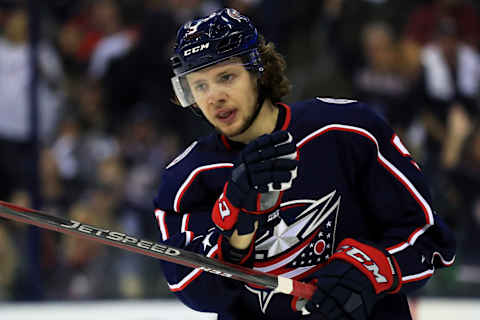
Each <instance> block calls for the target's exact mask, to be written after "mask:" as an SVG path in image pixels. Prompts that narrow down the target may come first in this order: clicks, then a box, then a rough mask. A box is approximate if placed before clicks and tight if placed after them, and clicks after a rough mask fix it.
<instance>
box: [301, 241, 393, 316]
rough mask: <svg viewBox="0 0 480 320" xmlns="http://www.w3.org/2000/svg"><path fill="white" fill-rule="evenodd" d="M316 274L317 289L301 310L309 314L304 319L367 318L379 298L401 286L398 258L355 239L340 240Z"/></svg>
mask: <svg viewBox="0 0 480 320" xmlns="http://www.w3.org/2000/svg"><path fill="white" fill-rule="evenodd" d="M317 274H318V275H317V276H316V279H315V283H316V285H317V286H318V290H317V291H316V292H315V293H314V295H313V297H312V298H311V300H310V301H308V303H307V304H306V305H305V307H304V308H303V310H302V312H303V314H304V315H310V316H308V317H305V319H321V320H334V319H335V320H341V319H345V320H366V319H368V317H369V315H370V313H371V311H372V309H373V307H374V305H375V304H376V303H377V301H378V300H379V299H380V298H382V297H383V296H384V295H385V294H391V293H396V292H398V291H399V290H400V287H401V282H400V279H401V273H400V268H399V266H398V264H397V261H396V260H395V258H394V257H393V256H391V255H390V254H388V253H386V252H385V251H384V250H381V249H377V248H375V247H372V246H370V245H367V244H365V243H361V242H358V241H356V240H353V239H345V240H343V241H342V242H340V244H339V247H338V250H337V251H336V252H335V254H334V255H333V256H332V257H331V258H330V259H329V263H328V264H327V265H326V266H325V267H323V268H322V269H320V271H319V272H318V273H317Z"/></svg>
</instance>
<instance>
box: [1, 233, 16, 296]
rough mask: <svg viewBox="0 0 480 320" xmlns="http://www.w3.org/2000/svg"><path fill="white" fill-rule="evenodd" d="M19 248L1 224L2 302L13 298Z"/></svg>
mask: <svg viewBox="0 0 480 320" xmlns="http://www.w3.org/2000/svg"><path fill="white" fill-rule="evenodd" d="M18 260H19V259H18V257H17V248H15V246H14V244H13V241H12V238H11V237H10V234H9V231H8V229H7V228H6V227H5V225H3V224H0V261H2V263H0V301H2V300H7V299H10V298H12V292H13V286H14V285H15V280H16V273H17V268H18V263H19V261H18Z"/></svg>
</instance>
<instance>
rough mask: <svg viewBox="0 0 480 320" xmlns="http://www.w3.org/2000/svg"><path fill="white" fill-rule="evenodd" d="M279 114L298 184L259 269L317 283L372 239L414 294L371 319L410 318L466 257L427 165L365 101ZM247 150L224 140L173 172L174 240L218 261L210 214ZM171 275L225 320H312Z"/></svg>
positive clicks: (164, 236)
mask: <svg viewBox="0 0 480 320" xmlns="http://www.w3.org/2000/svg"><path fill="white" fill-rule="evenodd" d="M277 106H278V107H279V108H280V109H281V116H280V117H279V120H278V121H279V123H278V124H277V127H276V129H281V130H287V131H289V132H290V133H291V134H292V136H293V138H294V139H295V141H296V142H297V147H298V151H299V155H300V162H299V166H298V177H297V178H296V179H295V180H294V181H293V186H292V188H291V189H289V190H287V191H286V192H285V194H284V196H283V198H282V203H281V206H280V208H279V210H277V211H275V212H274V213H271V214H270V216H269V217H268V220H269V222H268V224H267V225H266V226H265V227H264V228H262V229H261V230H258V231H257V234H256V238H255V244H254V253H253V254H254V257H253V258H254V262H253V268H254V269H257V270H261V271H264V272H268V273H272V274H275V275H281V276H284V277H288V278H293V279H298V280H302V281H309V280H311V279H312V278H314V277H315V272H316V271H317V270H319V268H321V267H322V266H323V265H324V263H325V262H326V261H327V260H328V258H329V257H330V256H331V255H332V254H333V253H334V252H335V249H336V246H337V245H338V243H340V242H341V241H342V240H343V239H345V238H353V239H357V240H366V241H371V242H374V243H375V244H377V245H379V246H382V247H384V248H385V249H386V250H388V251H389V252H390V253H391V254H393V255H394V256H395V258H396V259H397V261H398V263H399V265H400V268H401V271H402V279H401V281H402V284H403V286H402V289H401V291H400V292H399V293H397V294H392V295H387V296H386V297H385V298H383V299H382V300H381V301H380V302H379V303H378V304H377V305H376V306H375V308H374V310H373V314H372V316H371V319H388V320H394V319H410V312H409V308H408V304H407V299H406V294H407V293H409V292H410V291H411V290H414V289H416V288H419V287H421V286H422V285H424V284H425V283H426V281H427V280H428V279H429V278H430V277H431V276H432V275H433V274H434V271H435V269H436V268H440V267H444V266H449V265H451V264H452V263H453V261H454V259H455V240H454V238H453V235H452V233H451V231H450V230H449V229H448V227H447V226H446V225H445V224H444V222H443V221H442V219H441V218H440V217H439V216H438V215H437V214H436V213H435V212H434V209H433V208H432V204H431V201H430V195H429V191H428V187H427V185H426V182H425V179H424V177H423V175H422V171H421V169H420V167H419V166H418V165H417V164H416V163H415V161H414V160H413V159H412V157H411V155H410V153H409V152H408V150H407V149H406V148H405V146H404V145H403V144H402V142H401V141H400V139H399V137H398V136H397V135H396V134H395V133H394V132H393V130H392V129H391V128H390V127H389V126H388V125H387V124H386V123H385V122H384V121H383V120H381V119H380V118H379V117H378V116H376V115H375V114H374V113H373V112H372V111H370V109H369V108H368V107H367V106H365V105H363V104H361V103H358V102H355V101H350V100H336V99H325V98H324V99H322V98H316V99H313V100H309V101H305V102H299V103H295V104H292V105H290V106H287V105H285V104H278V105H277ZM243 146H244V145H242V144H239V143H234V142H232V141H229V140H228V139H227V138H225V137H224V136H222V135H220V134H218V133H212V134H211V135H209V136H207V137H204V138H202V139H199V140H198V141H195V142H194V143H193V144H192V145H191V146H190V147H188V149H187V150H185V151H184V152H183V153H182V154H181V155H180V156H178V157H177V158H176V159H175V160H174V161H173V162H172V163H171V164H170V165H168V166H167V168H166V169H165V171H164V173H163V178H162V182H161V186H160V190H159V193H158V196H157V197H156V198H155V200H154V203H155V206H156V208H157V209H156V210H155V217H156V221H157V223H158V227H159V229H160V232H161V240H162V241H165V242H166V243H168V244H169V245H174V246H178V247H181V248H185V249H187V250H191V251H195V252H197V253H201V254H203V255H206V256H208V257H213V258H215V257H217V256H218V253H219V250H220V244H219V243H218V240H219V232H218V231H217V230H216V229H215V227H214V224H213V222H212V221H211V218H210V214H211V210H212V207H213V205H214V203H215V201H216V199H217V198H218V196H219V195H220V194H221V192H222V188H223V186H224V184H225V182H226V181H227V180H228V178H229V176H230V173H231V170H232V167H233V163H234V161H235V159H236V157H237V156H238V153H239V150H241V148H242V147H243ZM163 271H164V273H165V277H166V280H167V282H168V286H169V288H170V290H171V291H172V292H174V293H175V294H176V295H177V296H178V298H179V299H180V300H181V301H182V302H183V303H184V304H186V305H187V306H189V307H190V308H192V309H195V310H198V311H204V312H214V313H217V314H218V315H219V316H218V319H244V318H246V317H248V318H249V319H277V320H280V319H302V316H301V313H300V312H299V311H297V305H296V303H297V299H296V298H295V297H292V296H288V295H285V294H281V293H277V292H274V291H271V290H268V289H262V288H258V287H255V286H253V285H249V284H245V283H242V282H238V281H234V280H231V279H227V278H222V277H219V276H216V275H213V274H209V273H206V272H202V270H200V269H192V268H187V267H183V266H180V265H176V264H172V263H167V262H164V263H163Z"/></svg>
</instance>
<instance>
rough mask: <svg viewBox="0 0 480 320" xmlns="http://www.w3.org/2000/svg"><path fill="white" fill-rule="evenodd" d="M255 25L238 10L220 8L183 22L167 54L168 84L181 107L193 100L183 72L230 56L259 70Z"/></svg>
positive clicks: (250, 68)
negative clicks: (171, 73)
mask: <svg viewBox="0 0 480 320" xmlns="http://www.w3.org/2000/svg"><path fill="white" fill-rule="evenodd" d="M258 44H259V37H258V32H257V29H256V28H255V26H254V25H253V24H252V23H251V22H250V20H249V19H248V18H247V17H245V16H243V15H241V14H240V13H239V12H238V11H236V10H234V9H230V8H225V9H220V10H217V11H215V12H213V13H212V14H210V15H209V16H207V17H203V18H200V19H196V20H191V21H188V22H186V23H185V24H184V25H183V26H182V27H181V28H180V29H179V31H178V33H177V40H176V44H175V49H174V51H175V53H174V55H173V57H171V59H170V62H171V65H172V69H173V72H174V74H175V76H174V77H173V78H172V84H173V87H174V90H175V93H176V95H177V97H178V100H179V101H180V103H181V105H182V106H184V107H188V106H191V105H192V104H193V103H195V101H194V99H193V97H192V96H191V95H190V93H189V90H188V88H187V86H186V83H185V77H184V76H185V75H186V74H188V73H190V72H193V71H195V70H199V69H202V68H204V67H207V66H210V65H212V64H215V63H218V62H221V61H224V60H227V59H229V58H231V57H234V56H242V57H243V60H244V62H245V67H246V68H247V69H248V70H251V71H255V72H262V71H263V66H262V64H261V62H260V58H259V53H258Z"/></svg>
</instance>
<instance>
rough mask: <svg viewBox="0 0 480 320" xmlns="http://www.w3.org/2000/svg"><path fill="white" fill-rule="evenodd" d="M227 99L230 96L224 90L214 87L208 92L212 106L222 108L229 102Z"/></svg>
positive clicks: (208, 99) (208, 100)
mask: <svg viewBox="0 0 480 320" xmlns="http://www.w3.org/2000/svg"><path fill="white" fill-rule="evenodd" d="M227 97H228V94H227V92H226V91H225V89H224V88H221V87H220V86H215V85H214V86H211V88H210V90H209V92H208V97H207V102H208V104H209V105H211V106H221V105H222V104H224V103H225V102H226V101H227Z"/></svg>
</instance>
